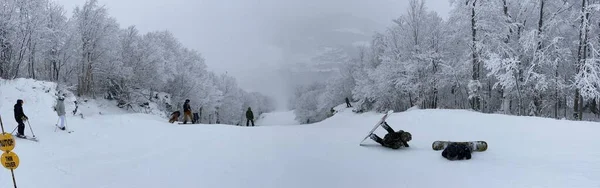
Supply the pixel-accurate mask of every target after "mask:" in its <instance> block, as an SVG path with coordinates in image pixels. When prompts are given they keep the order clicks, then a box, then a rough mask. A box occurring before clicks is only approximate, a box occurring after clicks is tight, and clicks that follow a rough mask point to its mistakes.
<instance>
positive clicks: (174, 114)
mask: <svg viewBox="0 0 600 188" xmlns="http://www.w3.org/2000/svg"><path fill="white" fill-rule="evenodd" d="M180 115H181V112H179V111H175V112H173V113H171V119H169V123H174V122H175V121H177V119H179V116H180Z"/></svg>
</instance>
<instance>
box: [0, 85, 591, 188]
mask: <svg viewBox="0 0 600 188" xmlns="http://www.w3.org/2000/svg"><path fill="white" fill-rule="evenodd" d="M26 84H33V83H26ZM11 87H17V86H15V85H13V86H6V85H4V86H2V85H0V89H2V93H0V102H1V103H2V106H1V107H0V114H1V115H2V118H3V122H4V124H5V126H7V127H8V128H9V129H12V128H14V126H15V125H16V124H15V123H14V119H13V117H12V116H13V114H12V105H13V104H14V102H15V101H16V99H14V98H15V97H18V96H19V95H20V94H18V93H14V92H7V91H9V90H10V88H11ZM11 91H12V90H11ZM31 92H37V94H36V95H35V96H33V95H29V94H28V95H26V96H25V97H28V99H26V101H27V102H26V104H25V107H24V108H25V113H26V114H27V115H29V117H30V118H31V123H32V124H31V125H32V126H33V128H34V131H35V133H36V136H38V137H39V138H40V140H41V141H40V142H39V143H36V142H31V141H27V140H17V145H16V148H15V150H14V151H15V152H16V153H17V154H18V155H19V157H20V159H21V164H20V166H19V168H18V169H17V170H16V171H15V175H16V178H17V183H18V185H19V187H22V188H25V187H27V188H31V187H36V188H37V187H44V188H82V187H86V188H108V187H110V188H114V187H123V188H133V187H136V188H138V187H139V188H154V187H156V188H159V187H160V188H162V187H178V188H188V187H189V188H196V187H219V188H221V187H260V188H262V187H273V188H280V187H298V188H300V187H302V188H305V187H327V188H331V187H358V188H364V187H371V188H376V187H445V188H446V187H463V188H464V187H511V188H513V187H569V188H575V187H586V188H587V187H600V179H598V177H600V150H598V148H600V142H598V139H597V133H598V132H599V131H600V125H599V124H598V123H590V122H571V121H560V120H550V119H541V118H529V117H512V116H503V115H483V114H478V113H473V112H468V111H461V110H412V111H409V112H405V113H395V114H393V115H392V116H391V117H390V118H389V119H388V122H389V124H390V125H391V126H392V127H393V128H395V129H403V130H405V131H409V132H411V133H412V135H413V141H411V142H409V144H410V146H411V147H410V148H405V149H400V150H391V149H387V148H382V147H380V146H378V145H376V144H374V143H373V142H371V141H367V142H368V143H370V144H372V145H370V146H366V147H361V146H358V144H359V142H360V140H361V139H362V138H363V137H364V136H365V134H366V132H367V131H369V130H370V129H371V128H372V127H373V125H374V123H375V122H377V121H378V120H379V119H380V117H381V116H382V115H381V114H375V113H364V114H354V113H352V112H351V111H350V110H349V109H348V110H339V112H338V113H337V114H336V115H335V116H333V117H331V118H329V119H327V120H325V121H323V122H320V123H315V124H310V125H298V126H257V127H239V126H226V125H214V124H212V125H177V124H169V123H166V121H167V120H166V119H161V118H159V117H156V116H151V115H144V114H119V113H107V114H105V115H95V116H90V117H86V118H85V119H81V118H78V117H73V116H70V117H69V119H68V121H69V124H68V125H69V126H70V127H71V128H72V129H73V130H75V132H74V133H71V134H68V133H65V132H54V126H53V124H54V123H55V122H56V115H55V114H54V112H53V111H52V110H51V109H50V107H49V105H51V104H52V103H53V102H51V101H53V100H54V99H53V98H52V96H51V95H50V94H48V93H44V92H39V91H37V90H35V91H33V90H32V91H31ZM13 100H14V101H13ZM67 108H68V109H67V110H72V109H70V108H69V107H67ZM377 133H379V134H382V133H383V130H378V131H377ZM27 134H28V135H30V132H29V130H27ZM434 140H486V141H487V142H488V143H489V149H488V151H485V152H481V153H475V154H474V155H473V159H471V160H469V161H448V160H446V159H444V158H442V157H441V153H440V152H439V151H433V150H432V149H431V143H432V142H433V141H434ZM11 186H12V182H11V177H10V172H9V171H8V170H4V169H0V187H11Z"/></svg>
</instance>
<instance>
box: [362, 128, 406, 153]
mask: <svg viewBox="0 0 600 188" xmlns="http://www.w3.org/2000/svg"><path fill="white" fill-rule="evenodd" d="M383 123H384V124H383V125H381V127H383V128H384V129H385V130H386V131H387V132H388V134H386V135H385V136H384V137H383V139H381V138H380V137H379V136H377V135H376V134H375V133H371V135H370V136H369V137H370V138H371V139H372V140H374V141H375V142H377V143H379V144H381V145H382V146H384V147H388V148H392V149H398V148H400V147H402V146H404V147H409V146H408V142H409V141H411V140H412V135H411V134H410V133H409V132H405V131H403V130H399V131H398V132H394V129H392V128H391V127H390V125H388V124H387V122H383Z"/></svg>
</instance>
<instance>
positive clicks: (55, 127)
mask: <svg viewBox="0 0 600 188" xmlns="http://www.w3.org/2000/svg"><path fill="white" fill-rule="evenodd" d="M59 121H60V116H58V119H57V120H56V124H55V125H54V132H56V129H57V128H58V122H59Z"/></svg>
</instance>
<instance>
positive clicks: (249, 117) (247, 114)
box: [246, 107, 254, 127]
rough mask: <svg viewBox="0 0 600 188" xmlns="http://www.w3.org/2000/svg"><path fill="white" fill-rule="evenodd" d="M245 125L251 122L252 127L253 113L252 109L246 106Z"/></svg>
mask: <svg viewBox="0 0 600 188" xmlns="http://www.w3.org/2000/svg"><path fill="white" fill-rule="evenodd" d="M246 119H247V120H246V127H247V126H249V123H250V122H252V126H253V127H254V113H252V109H250V107H248V110H247V111H246Z"/></svg>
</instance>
